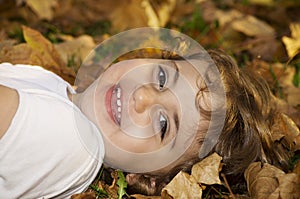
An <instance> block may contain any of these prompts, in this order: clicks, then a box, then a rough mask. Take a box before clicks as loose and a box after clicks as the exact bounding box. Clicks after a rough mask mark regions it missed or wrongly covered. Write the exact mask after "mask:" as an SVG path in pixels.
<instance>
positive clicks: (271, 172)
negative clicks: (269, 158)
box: [245, 162, 300, 199]
mask: <svg viewBox="0 0 300 199" xmlns="http://www.w3.org/2000/svg"><path fill="white" fill-rule="evenodd" d="M245 178H246V181H247V187H248V191H249V194H250V197H251V198H256V199H260V198H261V199H265V198H269V199H273V198H284V199H286V198H287V199H289V198H291V199H292V198H299V196H300V181H299V177H298V176H297V174H296V173H288V174H285V173H284V172H283V171H282V170H280V169H278V168H276V167H274V166H272V165H270V164H267V163H266V164H264V165H263V166H261V163H260V162H254V163H252V164H251V165H250V166H249V167H248V169H247V170H246V171H245Z"/></svg>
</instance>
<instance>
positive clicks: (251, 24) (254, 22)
mask: <svg viewBox="0 0 300 199" xmlns="http://www.w3.org/2000/svg"><path fill="white" fill-rule="evenodd" d="M214 17H215V18H216V19H217V20H218V21H219V23H220V26H225V25H226V26H228V25H229V26H230V27H232V28H233V29H234V30H235V31H238V32H241V33H244V34H245V35H247V36H251V37H254V36H262V35H263V36H266V35H269V36H274V35H275V30H274V28H273V27H272V26H270V25H269V24H267V23H266V22H264V21H262V20H260V19H258V18H256V17H254V16H252V15H245V14H243V13H241V12H240V11H237V10H229V11H223V10H220V9H216V10H215V14H214Z"/></svg>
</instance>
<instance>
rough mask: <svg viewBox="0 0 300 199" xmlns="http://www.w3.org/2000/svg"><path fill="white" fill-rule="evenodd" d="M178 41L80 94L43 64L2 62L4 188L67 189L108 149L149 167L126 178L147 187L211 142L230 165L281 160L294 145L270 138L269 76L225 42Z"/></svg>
mask: <svg viewBox="0 0 300 199" xmlns="http://www.w3.org/2000/svg"><path fill="white" fill-rule="evenodd" d="M147 31H148V30H147ZM152 31H153V30H151V31H150V32H151V33H153V32H152ZM138 33H140V31H138ZM163 33H165V31H163ZM168 33H169V32H168ZM171 33H173V32H171ZM130 35H131V36H132V34H130ZM164 35H166V34H164ZM169 35H170V34H169ZM175 35H176V34H175ZM179 36H180V38H185V41H186V40H187V37H186V36H184V35H181V34H180V35H179ZM119 37H121V38H122V39H124V38H123V37H122V35H121V36H120V35H119ZM176 38H178V33H177V35H176V37H175V39H174V37H171V39H170V41H171V42H173V43H176V42H175V41H176ZM127 41H128V40H127ZM143 41H144V40H143ZM192 42H193V41H191V42H190V43H192ZM118 43H120V42H118ZM138 43H141V42H138ZM181 44H182V42H177V44H176V50H175V51H172V50H171V49H172V48H169V49H167V52H174V53H171V54H170V53H167V55H166V54H165V52H166V51H162V54H161V55H162V56H161V57H163V58H168V59H157V57H156V59H153V57H149V56H148V55H147V56H144V55H142V56H141V57H142V59H141V58H135V59H131V60H125V61H120V62H118V63H114V64H112V65H111V66H110V67H109V68H107V69H105V72H104V73H103V74H101V75H100V77H99V78H98V79H97V80H96V81H95V82H93V83H92V84H91V85H90V86H89V87H88V88H87V89H85V91H84V92H82V93H77V94H76V93H75V92H74V90H73V89H72V87H71V86H70V85H69V84H68V83H66V82H65V81H63V80H62V79H61V78H59V77H58V76H56V75H54V74H53V73H51V72H48V71H45V70H43V69H42V68H40V67H36V66H28V65H11V64H8V63H3V64H1V65H0V84H1V86H0V93H1V95H0V96H1V97H0V110H1V111H0V117H1V119H2V123H1V128H0V136H1V139H0V147H1V151H0V159H1V162H0V197H1V198H42V197H44V198H50V197H56V198H67V197H69V196H71V195H73V194H75V193H79V192H81V191H83V190H85V189H86V188H87V187H88V185H89V184H90V183H91V181H92V180H93V179H94V178H95V175H96V174H97V172H98V170H99V168H100V166H101V164H102V162H103V159H104V162H105V163H106V164H107V165H109V166H112V167H115V168H120V169H123V170H125V171H128V172H132V173H145V175H142V174H130V175H128V176H127V180H128V182H129V184H130V185H132V187H133V188H134V187H136V186H139V187H137V188H138V189H140V190H142V191H144V193H146V194H156V193H158V192H159V191H160V190H161V188H162V186H163V185H164V184H165V183H167V182H168V181H169V180H170V179H171V177H173V176H174V175H175V174H176V173H177V172H178V171H179V170H182V169H183V170H188V169H190V167H191V166H192V165H193V164H194V163H196V162H197V161H199V160H200V159H201V158H203V157H205V156H206V155H207V154H209V153H212V152H214V151H216V152H218V153H219V154H220V155H221V156H223V161H224V165H225V169H224V171H225V172H226V173H227V174H233V175H238V174H241V173H242V172H243V171H244V170H245V168H246V167H247V166H248V165H249V164H250V163H251V162H253V161H262V162H269V163H272V164H275V165H277V166H279V167H285V166H286V163H287V159H288V157H289V156H288V153H287V152H286V150H284V148H282V147H280V146H281V145H276V144H275V143H274V142H272V135H271V127H272V125H273V124H274V116H275V115H276V114H277V112H276V111H275V110H273V109H272V108H271V105H270V99H271V97H270V91H269V89H268V87H267V85H266V83H265V82H264V81H263V80H262V79H260V78H255V79H254V78H253V77H251V74H250V73H249V72H244V71H241V70H240V69H239V68H238V67H237V66H236V64H235V63H234V62H233V61H232V60H231V59H230V58H229V57H228V56H226V55H225V54H224V53H223V52H221V51H209V56H210V57H208V56H207V55H208V54H207V53H205V52H203V49H201V50H200V51H198V52H200V53H196V54H195V51H194V50H193V49H194V48H193V45H192V44H190V45H189V49H192V50H189V53H185V54H187V55H188V56H182V53H181V52H182V51H184V49H183V48H182V45H181ZM146 47H148V45H146ZM150 47H153V46H151V45H150ZM160 47H161V46H160ZM131 48H132V47H131ZM178 49H179V50H178ZM95 52H97V50H96V51H95ZM190 52H192V53H190ZM122 53H124V52H121V54H122ZM178 54H179V55H180V56H177V55H178ZM192 55H193V56H192ZM94 57H95V56H93V58H94ZM107 57H109V56H105V58H107ZM145 57H148V58H145ZM161 57H160V58H161ZM114 58H116V56H112V57H111V59H112V60H114ZM90 60H91V59H87V61H86V64H85V65H90V64H91V63H90V62H89V61H90ZM106 61H107V60H106ZM107 62H108V63H111V62H109V61H107ZM92 64H93V63H92ZM100 65H102V66H103V63H102V64H100ZM215 66H216V68H215ZM103 67H104V68H106V66H105V64H104V66H103ZM82 68H84V66H83V67H82ZM215 69H218V70H215ZM79 73H80V72H79ZM93 75H96V76H98V74H93ZM255 77H256V76H255ZM80 83H81V82H80V81H79V85H80ZM225 99H226V101H225ZM74 104H75V105H76V106H75V105H74ZM104 146H105V157H104ZM199 150H200V152H199Z"/></svg>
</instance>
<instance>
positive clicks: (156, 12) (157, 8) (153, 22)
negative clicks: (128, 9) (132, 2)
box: [141, 0, 176, 27]
mask: <svg viewBox="0 0 300 199" xmlns="http://www.w3.org/2000/svg"><path fill="white" fill-rule="evenodd" d="M141 5H142V7H143V8H144V9H145V14H146V16H147V18H148V26H151V27H164V26H165V25H166V24H167V23H168V21H169V19H170V16H171V13H172V12H173V10H174V9H175V6H176V0H164V1H160V2H159V3H158V2H155V1H153V0H152V1H151V0H143V1H142V4H141Z"/></svg>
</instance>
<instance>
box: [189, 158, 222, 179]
mask: <svg viewBox="0 0 300 199" xmlns="http://www.w3.org/2000/svg"><path fill="white" fill-rule="evenodd" d="M221 160H222V157H221V156H219V155H218V154H216V153H213V154H212V155H210V156H209V157H207V158H205V159H204V160H202V161H200V162H199V163H197V164H195V165H194V166H193V167H192V174H191V175H192V176H193V177H194V178H195V179H196V180H197V182H198V183H200V184H207V185H212V184H221V180H220V178H219V171H220V168H221Z"/></svg>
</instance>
